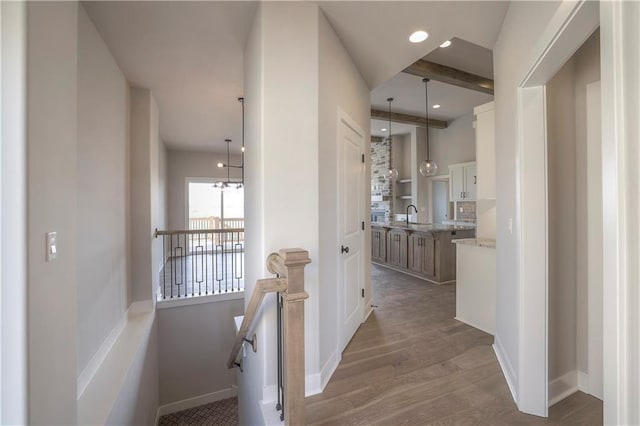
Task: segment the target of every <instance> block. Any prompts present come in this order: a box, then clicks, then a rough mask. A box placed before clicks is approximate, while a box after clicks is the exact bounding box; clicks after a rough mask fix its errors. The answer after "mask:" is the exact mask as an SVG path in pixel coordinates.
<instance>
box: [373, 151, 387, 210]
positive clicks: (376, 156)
mask: <svg viewBox="0 0 640 426" xmlns="http://www.w3.org/2000/svg"><path fill="white" fill-rule="evenodd" d="M389 167H391V142H389V141H383V142H371V210H383V211H385V216H386V219H391V199H392V197H391V182H390V181H389V180H388V179H386V177H385V174H386V172H387V170H388V169H389ZM380 197H382V200H381V201H373V200H375V199H378V198H380Z"/></svg>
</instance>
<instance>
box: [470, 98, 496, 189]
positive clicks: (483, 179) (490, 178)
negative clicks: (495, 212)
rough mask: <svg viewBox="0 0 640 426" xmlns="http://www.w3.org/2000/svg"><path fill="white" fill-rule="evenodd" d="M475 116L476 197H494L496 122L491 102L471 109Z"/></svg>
mask: <svg viewBox="0 0 640 426" xmlns="http://www.w3.org/2000/svg"><path fill="white" fill-rule="evenodd" d="M473 113H474V114H475V116H476V161H477V168H478V170H477V176H478V179H477V182H478V185H477V188H478V192H477V198H478V199H482V200H495V198H496V142H495V139H496V122H495V112H494V104H493V102H489V103H486V104H483V105H480V106H477V107H475V108H474V109H473Z"/></svg>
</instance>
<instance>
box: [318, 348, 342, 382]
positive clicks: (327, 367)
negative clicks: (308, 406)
mask: <svg viewBox="0 0 640 426" xmlns="http://www.w3.org/2000/svg"><path fill="white" fill-rule="evenodd" d="M341 360H342V354H341V353H340V352H338V350H337V349H336V350H335V351H333V353H332V354H331V356H330V357H329V359H328V360H327V362H325V363H324V366H323V367H322V370H320V385H321V389H320V392H322V391H324V388H326V387H327V383H329V380H331V376H333V373H334V372H335V371H336V368H338V365H339V364H340V361H341Z"/></svg>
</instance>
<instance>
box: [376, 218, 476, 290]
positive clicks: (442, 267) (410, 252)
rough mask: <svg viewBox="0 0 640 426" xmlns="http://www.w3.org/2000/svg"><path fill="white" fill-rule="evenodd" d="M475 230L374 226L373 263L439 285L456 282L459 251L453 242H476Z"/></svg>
mask: <svg viewBox="0 0 640 426" xmlns="http://www.w3.org/2000/svg"><path fill="white" fill-rule="evenodd" d="M474 235H475V228H473V227H472V226H460V225H425V224H411V223H409V224H407V223H405V222H387V223H378V222H375V223H372V224H371V260H372V262H373V263H375V264H378V265H381V266H385V267H387V268H391V269H394V270H396V271H399V272H403V273H405V274H408V275H412V276H415V277H418V278H421V279H424V280H427V281H430V282H433V283H436V284H445V283H449V282H452V281H454V280H455V279H456V247H455V245H454V244H453V243H452V240H455V239H460V238H473V237H474Z"/></svg>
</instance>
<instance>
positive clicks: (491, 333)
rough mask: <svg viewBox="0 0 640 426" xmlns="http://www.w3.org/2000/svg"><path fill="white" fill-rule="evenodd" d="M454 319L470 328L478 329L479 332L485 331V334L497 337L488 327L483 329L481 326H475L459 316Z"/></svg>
mask: <svg viewBox="0 0 640 426" xmlns="http://www.w3.org/2000/svg"><path fill="white" fill-rule="evenodd" d="M454 318H455V319H456V320H458V321H460V322H463V323H465V324H467V325H470V326H471V327H473V328H477V329H478V330H480V331H484V332H485V333H487V334H490V335H492V336H495V335H496V333H495V331H494V330H489V328H488V327H481V326H479V325H478V324H474V323H473V322H471V321H467V320H466V319H464V318H460V317H458V316H456V317H454Z"/></svg>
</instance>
